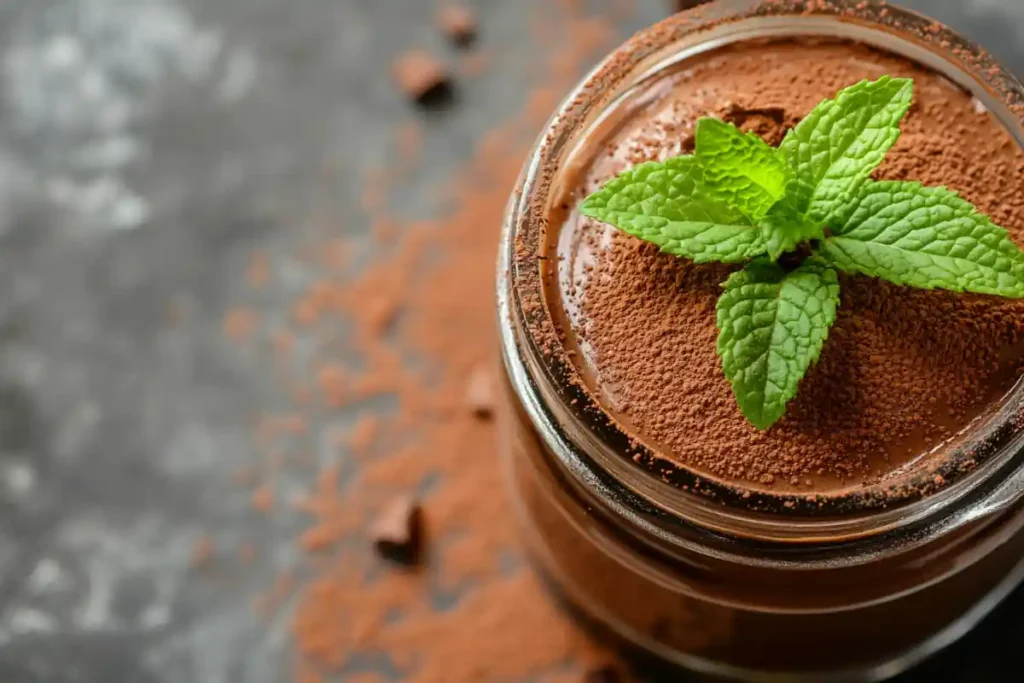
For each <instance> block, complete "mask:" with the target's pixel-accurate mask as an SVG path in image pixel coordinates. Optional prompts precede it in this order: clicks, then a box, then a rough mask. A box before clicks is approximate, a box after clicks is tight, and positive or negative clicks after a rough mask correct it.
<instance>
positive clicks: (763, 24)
mask: <svg viewBox="0 0 1024 683" xmlns="http://www.w3.org/2000/svg"><path fill="white" fill-rule="evenodd" d="M699 12H700V14H697V15H694V14H690V15H679V16H676V17H673V18H671V19H668V20H666V21H665V22H662V23H661V24H658V25H656V26H654V27H651V28H650V29H647V30H646V31H644V32H642V33H641V34H638V35H637V36H636V37H634V38H633V39H632V40H631V41H629V42H628V43H626V44H625V45H624V46H623V47H621V48H619V49H618V50H617V51H615V52H614V53H613V54H612V55H611V56H610V57H609V58H607V59H606V60H605V61H604V62H603V63H602V64H601V65H599V66H598V67H597V68H596V69H595V70H594V71H593V72H592V73H591V74H590V75H589V76H588V77H587V78H586V79H584V81H583V82H582V83H581V84H580V85H579V86H578V87H577V88H576V90H575V91H574V92H572V93H571V94H570V96H569V97H568V98H567V99H566V101H565V103H564V104H563V105H562V107H561V108H560V110H559V111H558V112H557V114H556V115H555V116H554V117H553V119H552V120H551V122H550V123H549V125H548V128H547V130H546V131H545V132H544V134H543V135H542V136H541V139H540V141H539V143H538V145H537V146H536V148H535V149H534V151H533V153H532V154H531V156H530V157H529V159H528V161H527V164H526V166H525V168H524V171H523V174H522V176H521V178H520V182H519V184H518V186H517V189H516V191H515V193H514V194H513V196H512V199H511V201H510V204H509V207H508V211H507V215H506V220H505V224H504V230H503V234H502V245H501V252H500V255H499V269H498V309H499V327H500V333H501V343H502V349H503V355H504V361H505V368H506V371H507V373H506V376H507V380H508V381H507V382H506V388H507V392H506V400H505V401H504V404H503V406H502V411H501V415H500V425H501V428H502V431H503V434H502V437H503V438H502V448H503V458H504V461H505V464H506V466H507V470H508V477H509V480H510V482H511V484H512V487H513V490H514V500H515V507H516V512H517V514H518V517H519V519H520V521H521V523H522V526H523V528H524V530H525V539H526V545H527V548H528V551H529V553H530V555H531V557H532V559H533V560H534V563H535V565H536V567H537V568H538V570H539V572H540V573H541V574H542V575H543V576H544V577H545V578H546V579H547V580H548V582H549V583H550V585H551V586H552V587H553V589H554V590H555V592H556V593H557V594H558V595H559V596H560V597H562V598H564V599H565V600H566V601H567V602H568V603H569V605H570V606H572V607H573V608H575V609H576V610H577V611H578V612H579V613H580V614H582V615H583V616H585V617H587V618H588V620H590V621H592V622H594V623H595V624H597V625H598V626H600V627H602V629H604V630H606V631H608V632H610V633H611V634H613V635H615V636H616V637H617V638H619V639H621V640H622V641H625V643H627V644H629V645H632V646H636V647H638V648H640V649H641V650H643V651H646V652H648V653H653V654H654V655H657V656H658V657H660V658H662V659H664V660H667V661H668V662H671V663H674V664H677V665H681V666H683V667H686V668H690V669H694V670H697V671H701V672H705V673H710V674H717V675H724V676H728V677H733V678H736V679H741V680H786V681H796V680H807V681H814V682H815V683H819V682H821V681H828V680H842V681H874V680H882V679H885V678H887V677H889V676H892V675H895V674H896V673H898V672H900V671H902V670H904V669H906V668H908V667H910V666H912V665H913V664H915V663H916V662H918V661H920V660H921V659H922V658H924V657H926V656H928V655H929V654H931V653H933V652H935V651H936V650H938V649H940V648H942V647H944V646H945V645H948V644H949V643H951V642H952V641H954V640H955V639H957V638H958V637H959V636H961V635H962V634H964V633H965V632H966V631H968V630H969V629H970V628H971V627H972V626H973V625H974V624H975V623H977V622H978V621H979V620H980V619H981V618H982V617H983V616H984V615H985V614H986V613H988V612H989V611H990V610H991V609H992V608H993V607H994V606H995V605H996V604H997V603H998V602H999V601H1000V600H1001V599H1002V598H1003V597H1005V596H1006V595H1007V594H1008V593H1009V592H1010V591H1011V590H1012V589H1013V588H1014V587H1015V586H1016V585H1017V584H1018V583H1019V582H1020V581H1021V579H1022V578H1024V561H1022V558H1024V528H1022V527H1024V502H1022V501H1024V465H1022V460H1024V450H1022V448H1021V445H1022V442H1024V430H1022V429H1021V428H1020V425H1022V424H1024V388H1022V387H1021V386H1020V383H1018V386H1017V387H1015V389H1014V390H1013V391H1012V392H1011V394H1010V395H1009V396H1008V397H1007V398H1006V399H1005V400H1004V401H1003V402H1002V403H1001V404H1000V405H999V406H998V408H997V409H995V410H993V411H992V412H991V414H988V415H986V416H985V417H984V418H983V419H981V420H979V421H977V422H976V423H974V425H973V426H972V428H971V430H970V432H969V433H967V434H966V435H965V436H964V437H963V439H962V441H961V442H960V444H959V445H958V449H960V450H959V452H962V453H969V454H970V456H971V458H973V462H974V464H975V465H976V466H975V467H973V468H972V469H971V470H970V471H969V472H967V473H965V474H964V475H963V476H961V477H959V478H957V479H956V480H955V481H953V482H952V483H950V484H949V485H948V486H945V487H944V488H942V489H941V490H935V491H932V492H930V493H928V494H926V495H925V494H922V495H919V496H912V495H908V496H907V497H906V498H905V499H902V500H899V501H898V502H893V499H892V498H891V497H888V498H887V497H879V498H878V499H877V500H878V501H883V500H884V501H888V502H884V503H883V502H878V503H877V504H874V505H872V504H866V505H861V506H859V507H850V506H848V505H846V504H845V503H844V501H842V500H836V501H834V504H831V505H828V506H825V507H824V508H821V507H815V508H813V509H812V508H808V509H803V508H801V506H800V505H799V504H797V505H792V501H785V502H784V501H783V500H782V499H781V498H774V497H773V496H771V495H770V494H763V495H762V494H758V495H757V496H755V497H756V498H758V500H757V503H758V504H757V505H756V506H752V505H735V504H734V505H723V504H722V502H721V501H715V500H711V499H709V498H707V497H705V496H702V495H700V494H698V493H694V492H693V490H692V487H691V488H690V490H687V488H686V487H681V486H674V485H672V484H669V483H665V482H664V481H662V480H660V479H658V478H655V477H654V476H652V475H651V474H650V473H649V472H648V471H647V470H645V469H642V468H641V467H638V466H637V465H635V464H634V462H633V460H632V459H631V458H630V457H628V453H632V450H631V447H630V441H629V437H628V435H626V434H625V433H623V432H621V431H619V430H618V429H617V428H616V427H614V426H609V425H608V424H605V423H598V422H597V421H595V420H592V419H589V418H588V415H593V414H595V413H594V411H598V412H599V411H600V408H599V407H598V406H596V404H594V401H593V399H592V398H591V397H590V396H589V394H588V393H587V392H586V391H584V390H581V389H580V388H579V387H578V386H576V384H574V382H573V380H572V377H573V372H572V371H571V368H570V363H571V361H570V360H568V359H567V358H566V354H565V353H564V352H559V351H557V350H555V349H554V347H556V346H559V345H558V344H557V342H552V341H551V340H554V339H556V338H557V337H556V332H555V330H554V323H553V322H552V320H551V317H550V314H549V312H548V311H547V309H546V305H545V304H544V298H543V296H542V290H541V288H542V278H543V275H542V270H543V268H542V264H541V263H539V261H540V259H538V254H540V253H542V252H541V251H540V245H542V244H543V243H544V242H543V240H544V239H545V235H544V231H545V229H546V227H547V225H546V224H547V221H546V217H547V215H548V213H549V210H550V209H551V204H552V202H553V201H555V199H554V198H555V197H556V196H557V185H558V176H559V171H560V170H561V169H564V168H566V167H567V166H569V165H570V164H572V163H575V161H576V157H575V156H574V155H576V154H578V152H579V145H580V142H581V141H582V140H584V139H586V138H587V136H588V135H589V133H590V132H591V131H593V130H595V129H596V128H597V127H599V126H602V125H605V124H607V122H608V121H609V119H613V118H614V117H615V116H617V115H619V114H617V112H619V111H620V110H621V109H622V106H621V105H622V103H623V102H626V101H628V100H629V98H630V97H631V94H635V93H637V92H639V91H641V90H642V89H643V87H644V85H645V84H647V83H649V82H651V80H652V79H654V78H657V76H658V74H659V73H663V72H664V70H666V69H669V68H676V67H678V66H679V65H680V64H681V63H683V62H684V61H685V60H687V59H691V58H694V57H695V56H696V55H699V54H702V53H706V52H708V51H710V50H714V49H716V48H719V47H721V46H724V45H728V44H732V43H737V42H740V41H747V40H751V39H765V38H767V39H771V38H788V37H798V36H799V37H818V38H828V39H836V40H853V41H856V42H859V43H862V44H866V45H869V46H874V47H876V48H880V49H882V50H884V51H887V52H889V53H892V54H896V55H899V56H902V57H905V58H908V59H910V60H912V61H914V62H917V63H919V64H922V65H924V66H927V67H929V68H931V69H932V70H934V71H936V72H938V73H941V74H943V75H944V76H946V77H947V78H948V79H950V80H951V81H953V82H954V83H956V84H958V85H959V86H961V87H962V88H964V89H965V90H967V91H968V92H970V93H971V94H972V95H973V96H974V97H975V98H977V100H978V101H980V102H981V103H982V104H983V105H984V106H985V107H986V108H987V109H988V111H989V112H990V113H991V114H992V115H993V116H994V117H995V118H996V120H998V121H999V122H1000V123H1001V124H1002V125H1003V126H1005V128H1006V130H1007V131H1008V133H1009V134H1010V136H1011V137H1012V138H1013V139H1014V140H1015V141H1016V142H1017V144H1018V145H1022V146H1024V128H1022V124H1021V113H1022V112H1024V108H1022V103H1024V88H1022V87H1021V85H1020V84H1019V83H1018V82H1017V81H1016V80H1015V79H1014V78H1013V77H1012V76H1011V75H1010V74H1009V73H1007V72H1006V71H1005V70H1004V69H1003V68H1002V67H1000V66H999V65H998V64H996V63H994V62H993V61H992V60H991V58H990V57H989V56H988V55H987V54H986V53H984V52H983V51H982V50H980V49H979V48H978V47H977V46H974V45H972V44H971V43H969V42H968V41H966V40H965V39H963V38H961V37H959V36H957V35H956V34H954V33H953V32H952V31H950V30H949V29H947V28H945V27H942V26H941V25H939V24H937V23H936V22H933V21H931V20H929V19H926V18H924V17H921V16H919V15H917V14H914V13H911V12H908V11H906V10H899V9H896V8H892V7H886V6H885V5H884V4H882V3H878V2H863V1H861V2H855V1H854V0H850V1H849V2H837V1H835V0H828V1H825V2H822V1H821V0H806V1H801V0H774V1H763V2H755V1H754V0H747V1H742V2H736V1H734V2H728V1H725V2H719V3H715V4H713V5H711V6H709V7H706V8H704V9H703V10H699ZM921 476H926V475H924V474H922V475H921ZM927 476H934V473H931V474H929V475H927ZM879 486H882V484H879ZM862 500H870V497H866V498H862ZM847 502H848V501H847ZM754 508H757V509H758V511H756V512H755V511H753V509H754Z"/></svg>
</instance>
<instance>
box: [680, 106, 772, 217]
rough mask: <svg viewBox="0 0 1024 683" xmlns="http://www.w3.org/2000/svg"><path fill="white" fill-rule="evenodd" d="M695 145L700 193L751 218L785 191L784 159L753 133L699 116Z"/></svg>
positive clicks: (758, 215)
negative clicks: (701, 181) (701, 179)
mask: <svg viewBox="0 0 1024 683" xmlns="http://www.w3.org/2000/svg"><path fill="white" fill-rule="evenodd" d="M696 147H697V151H696V154H697V161H698V162H699V163H700V166H701V169H702V170H703V171H704V186H703V194H704V195H705V196H707V197H708V198H710V199H714V200H716V201H720V202H722V203H723V204H728V205H729V206H731V207H733V208H734V209H736V210H738V211H739V212H740V213H742V214H743V215H745V216H747V217H748V218H750V219H751V220H752V221H757V220H758V219H760V218H761V217H762V216H763V215H764V214H765V212H767V211H768V209H769V208H770V207H771V206H772V205H773V204H774V203H775V202H777V201H779V199H781V198H782V195H783V194H784V193H785V191H786V162H785V161H784V160H783V159H782V156H781V155H780V154H779V152H778V151H777V150H775V149H773V148H772V147H769V146H768V144H767V143H766V142H765V141H764V140H762V139H761V138H759V137H758V136H757V135H755V134H753V133H744V132H743V131H741V130H740V129H738V128H737V127H736V126H734V125H732V124H731V123H725V122H724V121H719V120H718V119H711V118H702V119H700V120H699V121H697V134H696Z"/></svg>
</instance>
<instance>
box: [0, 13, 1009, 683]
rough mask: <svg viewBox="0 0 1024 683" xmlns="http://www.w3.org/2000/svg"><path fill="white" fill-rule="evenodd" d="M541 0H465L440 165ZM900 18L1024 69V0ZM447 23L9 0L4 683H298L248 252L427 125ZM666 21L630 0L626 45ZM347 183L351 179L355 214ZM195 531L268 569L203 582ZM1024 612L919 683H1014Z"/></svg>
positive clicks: (1, 185) (1, 139) (272, 300)
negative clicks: (238, 308)
mask: <svg viewBox="0 0 1024 683" xmlns="http://www.w3.org/2000/svg"><path fill="white" fill-rule="evenodd" d="M546 2H547V0H473V1H472V2H471V4H473V5H474V6H475V7H477V8H478V10H479V13H480V15H481V17H482V19H483V25H484V27H485V29H484V30H485V36H484V42H485V44H487V43H490V42H492V41H493V43H494V44H500V45H502V47H503V50H504V51H503V53H502V55H503V56H502V62H503V64H502V69H501V71H500V77H495V78H489V79H483V80H482V81H481V82H480V83H479V84H477V85H475V86H474V87H473V88H472V89H469V90H467V91H466V92H464V93H462V98H461V100H460V102H459V103H458V105H457V106H455V107H454V108H452V109H451V110H450V111H448V112H445V113H444V114H443V115H442V116H439V117H436V118H435V119H433V120H431V121H430V122H429V132H430V135H431V137H432V139H435V140H437V141H440V143H439V144H430V145H427V148H426V150H425V153H426V154H427V159H426V161H427V163H426V165H427V166H429V167H430V168H431V169H433V170H434V172H436V173H445V172H447V171H448V170H450V169H452V168H454V167H455V166H456V165H457V164H458V163H459V162H460V160H464V159H465V158H466V157H467V156H468V154H469V153H470V150H471V149H472V143H473V140H474V139H475V138H476V137H477V136H478V135H479V134H480V133H481V132H482V131H484V130H485V129H486V127H487V123H488V121H490V120H492V119H493V118H495V117H497V118H499V119H500V118H502V117H504V116H505V114H506V112H507V111H508V110H509V109H511V108H512V107H513V105H514V104H515V103H516V102H517V101H518V98H520V97H521V96H522V94H523V93H524V91H525V88H526V87H527V84H528V81H529V79H528V76H527V75H526V74H527V72H528V67H529V66H530V64H532V60H533V54H532V53H533V48H532V46H531V44H530V42H529V40H528V39H527V38H526V36H527V35H528V33H527V31H526V16H527V13H528V11H529V10H530V9H536V8H538V7H543V6H544V5H545V3H546ZM910 4H912V5H914V6H917V7H919V8H922V9H926V10H927V11H929V12H931V13H932V14H934V15H936V16H938V17H939V18H942V19H944V20H946V21H947V22H949V23H951V24H953V25H954V26H957V27H959V28H960V29H961V30H962V31H964V32H966V33H967V34H968V35H970V36H972V37H974V38H976V39H978V40H980V41H981V42H983V43H984V44H986V45H988V46H990V48H991V49H992V50H993V51H995V52H996V53H998V54H999V55H1000V56H1001V57H1002V58H1003V59H1004V60H1006V61H1007V62H1009V63H1010V64H1012V65H1014V66H1015V68H1018V69H1020V70H1022V71H1024V3H1021V2H1020V1H1019V0H930V1H929V0H916V1H915V2H911V3H910ZM432 7H433V3H432V2H428V1H427V0H3V2H0V683H22V682H30V683H36V682H38V683H72V682H85V683H273V682H275V681H284V680H287V678H288V671H289V661H290V660H289V657H290V652H289V647H290V646H289V642H288V638H287V621H286V620H278V621H274V622H272V623H270V624H260V623H259V622H258V621H256V620H254V619H253V618H252V613H251V607H250V604H249V600H250V598H251V596H252V595H253V594H254V592H256V591H258V590H260V589H261V588H262V587H265V586H266V585H267V584H268V582H269V581H270V580H271V579H272V578H273V576H274V575H275V573H276V571H277V570H278V569H279V568H280V567H283V566H288V565H289V564H291V563H293V562H295V560H296V553H297V550H296V549H295V547H294V542H293V539H294V537H295V534H296V533H297V532H298V531H300V530H301V526H300V522H299V521H297V520H294V519H290V518H289V517H287V516H281V518H273V519H267V518H265V517H260V516H258V515H254V514H253V512H252V510H251V506H250V500H249V496H248V494H247V493H246V492H245V491H243V490H241V489H239V488H237V487H232V486H231V485H230V478H231V476H232V473H235V472H236V471H237V470H238V469H239V468H240V467H242V466H244V465H246V464H248V463H249V462H250V460H251V459H252V458H253V457H254V456H253V454H252V452H251V448H250V445H249V441H248V438H249V433H250V424H249V420H250V418H251V416H252V415H253V414H254V413H256V412H258V410H259V409H260V408H261V407H266V406H274V405H277V404H279V403H280V402H281V401H282V398H281V397H280V396H278V394H277V390H276V388H275V387H274V386H272V385H271V384H269V383H268V382H267V381H266V380H264V379H261V378H262V377H264V374H263V373H258V372H255V371H254V370H255V368H254V360H253V359H252V358H249V357H246V356H245V354H244V353H241V352H239V351H238V350H237V349H235V348H233V347H231V346H230V345H227V344H225V343H224V339H223V335H222V331H221V325H222V319H223V315H224V311H225V309H226V308H227V307H229V306H231V305H232V304H233V303H234V302H236V301H238V300H239V299H240V298H241V297H242V293H241V292H240V291H239V288H240V287H241V286H242V284H241V283H242V281H243V279H242V278H241V277H240V273H242V272H243V270H244V267H245V259H246V258H247V256H248V254H250V253H251V252H252V250H254V249H256V248H259V249H262V250H264V251H266V252H267V253H268V254H270V255H272V256H273V255H275V254H284V253H286V250H289V249H291V248H292V247H293V246H294V244H295V243H296V241H297V240H300V238H301V235H302V231H303V230H305V229H307V228H305V227H304V226H305V225H306V224H307V223H308V219H309V206H310V198H311V193H312V190H311V188H313V187H315V186H316V182H317V179H318V174H319V173H320V171H321V169H323V168H324V167H325V166H327V165H329V164H330V163H332V162H335V163H336V162H338V161H339V160H340V161H342V162H343V163H344V167H345V169H346V171H348V172H350V174H351V175H352V176H353V177H358V176H361V174H362V173H363V172H364V171H366V170H367V169H369V168H370V167H372V166H373V165H375V164H376V163H378V162H379V161H380V158H379V157H380V155H381V150H382V149H383V148H384V146H385V143H386V141H387V140H389V139H390V137H389V136H390V135H391V134H392V132H393V130H394V128H395V126H396V125H397V124H398V123H399V122H400V121H402V120H404V119H406V118H407V117H408V116H409V113H410V110H409V108H408V106H407V105H406V103H404V102H403V101H402V100H401V98H400V97H399V96H398V95H397V94H396V93H395V92H394V91H393V89H392V87H391V85H390V82H389V80H388V78H387V69H388V62H389V60H390V58H391V57H392V56H393V55H394V54H395V53H397V52H398V51H400V50H402V49H404V48H405V47H407V46H409V45H411V44H413V43H419V44H424V45H429V46H434V47H437V48H438V49H442V39H441V38H440V36H438V35H437V33H436V32H435V31H434V30H433V28H432V26H431V20H430V17H431V14H432ZM664 13H665V3H663V2H662V1H661V0H639V1H638V3H637V10H636V12H635V15H634V17H633V18H632V19H631V20H630V21H629V22H628V25H623V26H622V27H621V33H622V34H623V35H625V34H627V33H629V32H632V31H633V30H635V29H637V28H639V27H640V26H642V25H644V24H647V23H650V22H652V21H654V20H656V19H658V18H660V17H661V16H663V15H664ZM444 49H447V48H444ZM358 190H359V188H358V183H355V182H341V183H340V185H339V187H338V188H337V191H336V193H335V195H334V196H333V201H334V202H335V204H336V206H335V207H334V208H335V209H336V211H337V213H338V215H339V216H342V217H344V216H346V215H351V216H356V215H357V214H358ZM414 194H415V193H414ZM407 201H408V202H409V203H410V205H411V206H414V205H415V203H416V201H418V199H417V197H415V196H413V197H409V198H407ZM342 223H344V222H342ZM349 225H350V226H352V227H351V229H352V230H357V229H360V227H359V226H360V223H359V222H358V221H356V220H353V221H351V222H350V223H349ZM296 235H298V237H297V236H296ZM287 253H290V252H287ZM289 277H291V278H292V280H287V279H286V286H285V287H284V289H285V290H288V291H280V292H271V293H269V294H267V299H266V300H265V301H262V302H261V303H260V304H259V305H260V306H261V307H262V311H264V312H268V314H270V312H273V311H277V312H278V314H280V311H281V310H286V302H289V301H291V300H292V299H293V298H294V295H295V293H296V292H297V291H299V290H300V289H301V288H302V287H303V286H304V284H305V283H304V280H303V273H302V272H301V271H299V272H294V273H290V274H289ZM289 282H290V283H291V284H288V283H289ZM289 288H290V289H289ZM169 308H173V310H174V311H176V312H177V313H176V314H177V315H181V316H184V317H185V318H186V319H187V320H188V324H187V325H178V326H173V325H168V323H167V321H168V311H169ZM205 533H213V534H215V535H216V536H217V538H218V542H219V543H220V544H221V545H222V546H227V547H232V546H233V545H234V546H241V544H243V543H244V542H251V543H253V544H254V545H255V549H256V550H257V551H258V553H259V556H260V557H261V558H267V559H266V561H265V562H260V563H258V564H256V565H254V566H252V567H251V568H250V570H249V571H247V572H236V573H234V574H232V575H231V576H230V579H227V578H223V577H222V578H221V579H220V580H218V579H217V577H216V576H213V577H210V578H205V579H202V580H196V579H195V577H194V576H191V573H190V569H189V558H190V557H191V555H192V553H193V550H194V548H195V544H196V539H197V538H200V537H201V536H202V534H205ZM1022 613H1024V594H1022V593H1018V594H1016V595H1014V596H1013V597H1012V599H1011V600H1010V601H1009V602H1008V603H1007V604H1006V605H1005V606H1004V607H1003V608H1001V609H1000V610H999V611H998V613H997V614H995V615H994V616H993V617H991V618H990V619H989V620H988V621H987V622H986V623H985V625H984V626H983V627H982V628H980V629H979V630H978V631H977V632H976V633H974V634H972V635H971V636H970V637H968V638H967V639H966V640H965V641H963V642H962V643H961V644H959V645H957V646H956V647H955V648H953V649H952V650H950V651H949V652H947V653H945V654H943V655H942V656H941V657H940V659H938V660H936V661H934V662H932V663H929V664H928V665H926V666H925V668H924V669H923V670H921V671H919V672H914V673H912V674H911V675H908V676H906V677H905V678H904V679H903V680H905V681H907V682H910V681H928V682H929V683H932V682H934V681H939V680H948V681H963V682H965V683H966V682H967V681H971V682H972V683H976V682H979V681H981V682H985V683H999V682H1001V681H1007V682H1009V681H1019V680H1021V679H1022V674H1020V672H1019V671H1018V667H1019V664H1018V663H1017V662H1018V661H1019V660H1018V659H1017V658H1018V656H1019V650H1020V649H1021V648H1022V647H1024V620H1022V618H1021V617H1020V615H1021V614H1022ZM343 679H344V677H343V676H342V677H340V678H339V680H343ZM453 683H459V682H453Z"/></svg>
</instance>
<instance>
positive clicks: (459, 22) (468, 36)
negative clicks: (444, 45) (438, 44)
mask: <svg viewBox="0 0 1024 683" xmlns="http://www.w3.org/2000/svg"><path fill="white" fill-rule="evenodd" d="M437 24H438V27H439V28H440V29H441V30H442V31H443V32H444V34H445V35H446V36H448V39H449V40H450V41H452V42H453V43H454V44H456V45H458V46H460V47H466V46H467V45H469V44H471V43H472V42H473V41H474V40H475V39H476V34H477V24H476V16H475V15H474V14H473V12H472V11H471V10H470V9H469V8H468V7H465V6H463V5H449V4H446V5H444V6H443V7H442V8H441V10H440V11H439V12H438V15H437Z"/></svg>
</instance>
